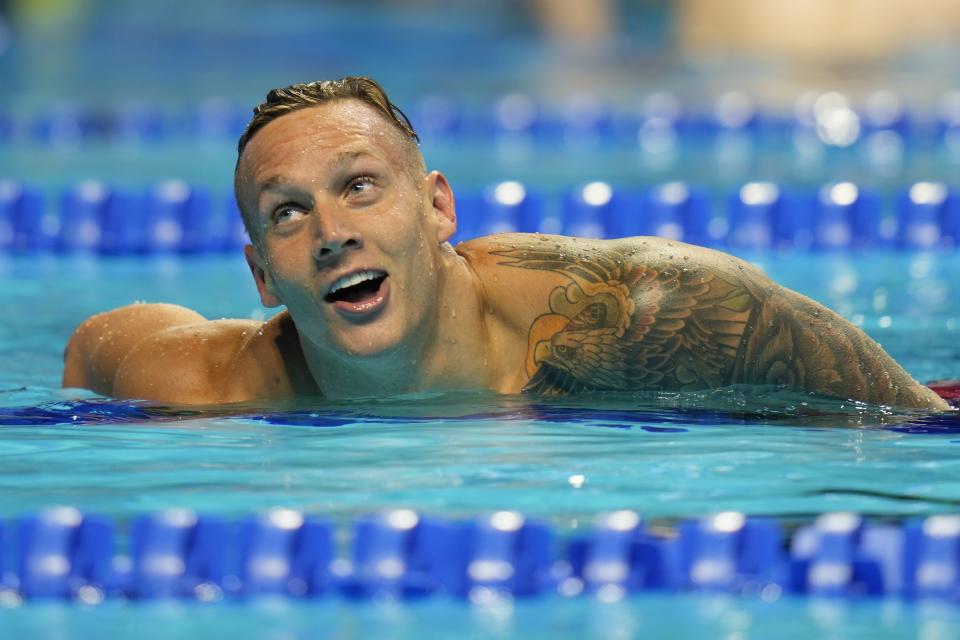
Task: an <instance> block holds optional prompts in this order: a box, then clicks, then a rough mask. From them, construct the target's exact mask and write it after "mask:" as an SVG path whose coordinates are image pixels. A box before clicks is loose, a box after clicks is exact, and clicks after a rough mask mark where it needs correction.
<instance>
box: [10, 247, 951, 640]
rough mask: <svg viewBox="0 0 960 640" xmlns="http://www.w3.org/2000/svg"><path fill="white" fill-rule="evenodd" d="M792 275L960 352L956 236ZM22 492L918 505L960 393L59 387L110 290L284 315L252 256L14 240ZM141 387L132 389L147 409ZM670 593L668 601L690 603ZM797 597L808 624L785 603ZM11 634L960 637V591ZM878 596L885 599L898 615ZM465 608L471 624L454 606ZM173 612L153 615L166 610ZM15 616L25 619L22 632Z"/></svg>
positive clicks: (931, 362) (774, 266)
mask: <svg viewBox="0 0 960 640" xmlns="http://www.w3.org/2000/svg"><path fill="white" fill-rule="evenodd" d="M746 257H747V258H749V259H751V260H753V261H754V262H756V263H757V264H759V265H760V266H761V267H762V268H764V269H765V270H766V272H767V273H768V274H769V275H770V276H771V277H773V278H774V279H775V280H777V281H779V282H782V283H783V284H785V285H787V286H789V287H791V288H794V289H797V290H799V291H801V292H803V293H805V294H808V295H811V296H813V297H814V298H816V299H818V300H820V301H822V302H824V303H826V304H827V305H829V306H831V307H832V308H834V309H836V310H837V311H839V312H840V313H841V314H843V315H844V316H845V317H847V318H849V319H851V320H852V321H853V322H855V323H856V324H858V325H860V326H862V327H863V329H864V330H865V331H867V332H868V333H869V334H870V335H872V336H873V337H874V338H875V339H877V340H878V341H879V342H881V343H882V344H883V346H884V347H885V348H886V349H887V351H888V352H889V353H890V354H891V355H893V356H894V357H895V358H897V359H898V360H899V361H900V362H901V363H902V364H903V365H904V366H905V367H906V368H907V369H908V370H909V371H910V372H911V373H913V374H914V375H915V376H916V377H917V378H918V379H920V380H923V381H928V380H933V379H938V378H951V377H952V378H956V377H960V341H958V340H957V337H958V333H960V290H958V289H960V282H958V281H957V279H956V277H955V274H956V273H960V255H957V254H951V253H930V254H920V253H916V254H908V253H883V252H874V253H871V254H869V255H851V254H826V253H825V254H809V253H784V254H777V253H767V254H758V255H754V256H746ZM0 271H2V273H3V275H4V278H3V285H2V292H3V295H4V299H5V300H7V301H8V306H9V308H10V309H16V310H18V312H17V313H9V314H8V315H7V316H6V317H5V318H4V319H3V320H2V321H0V353H2V356H3V358H4V361H5V362H6V363H7V366H6V367H5V369H4V371H3V373H2V374H0V375H2V378H0V433H2V437H0V458H2V460H3V464H2V465H0V517H2V518H5V519H6V518H11V517H14V516H17V515H21V514H23V513H25V512H27V511H31V510H34V509H37V508H40V507H45V506H52V505H63V504H68V505H72V506H76V507H78V508H80V509H81V510H83V511H89V512H96V513H99V514H103V515H107V516H109V517H111V518H115V519H117V520H118V521H126V520H127V519H129V518H130V517H132V516H134V515H136V514H142V513H145V512H150V511H156V510H159V509H166V508H171V507H180V508H189V509H195V510H197V511H201V512H206V513H212V514H218V515H223V516H238V515H240V514H249V513H251V512H256V511H262V510H265V509H268V508H270V507H275V506H283V507H291V508H296V509H301V510H303V511H306V512H309V513H318V514H323V515H326V516H328V517H330V518H331V519H333V520H334V521H335V522H337V523H339V524H341V525H343V526H346V525H347V524H349V522H351V521H352V520H353V519H354V518H356V517H357V516H359V515H361V514H366V513H369V512H371V511H376V510H379V509H384V508H396V507H405V508H411V509H415V510H418V511H421V512H424V513H429V514H434V515H440V516H446V517H462V516H470V515H476V514H479V513H484V512H490V511H493V510H500V509H513V510H518V511H521V512H523V513H525V514H529V515H531V516H537V517H539V518H543V519H545V520H547V521H548V522H550V523H551V524H553V525H554V526H555V527H556V528H557V529H558V531H559V532H560V534H561V535H565V534H571V533H574V532H576V531H577V530H582V529H584V528H586V527H588V526H590V525H591V523H592V522H593V520H594V518H595V517H596V516H597V515H598V514H601V513H604V512H608V511H611V510H615V509H634V510H636V511H638V512H640V513H642V514H644V515H645V516H648V517H650V518H652V519H654V520H661V521H663V522H664V523H666V524H668V525H669V524H670V523H672V522H673V521H675V520H676V519H677V518H683V517H690V516H697V515H702V514H706V513H713V512H717V511H721V510H738V511H743V512H746V513H748V514H753V515H760V514H765V515H773V516H777V517H778V518H781V519H783V520H785V521H788V522H791V521H793V522H795V521H803V520H808V519H809V518H810V517H811V516H813V515H816V514H819V513H823V512H826V511H838V510H851V511H856V512H860V513H864V514H870V515H876V516H878V517H892V518H894V519H901V518H905V517H909V516H916V515H929V514H938V513H953V512H956V511H957V506H958V503H960V498H958V496H960V455H958V452H960V419H958V417H957V416H955V415H945V416H934V417H931V416H927V415H926V414H924V413H922V412H916V411H903V410H891V409H889V408H883V407H870V406H862V405H857V404H853V403H843V402H839V401H836V400H824V399H818V398H814V397H810V396H806V395H803V394H789V393H783V392H778V391H775V390H761V391H750V390H744V389H725V390H716V391H709V392H702V393H692V394H640V395H636V396H631V395H628V396H624V395H603V396H599V397H590V398H568V399H559V400H549V401H548V400H544V399H536V398H528V397H522V396H508V397H496V396H487V395H469V394H468V395H436V394H422V395H419V396H406V397H399V398H386V399H384V398H376V399H367V400H363V401H353V402H349V403H344V402H330V401H323V400H310V399H307V400H304V401H300V402H296V403H287V404H283V405H272V406H271V405H258V404H250V405H242V406H231V407H227V408H226V409H223V408H220V409H216V410H212V409H211V410H208V411H204V410H200V411H193V412H183V411H178V409H177V408H170V407H166V408H164V407H159V408H158V407H155V406H153V405H150V404H139V405H131V404H130V403H120V402H116V401H110V400H107V399H103V398H97V397H96V396H93V395H92V394H90V393H88V392H81V391H76V390H66V391H65V390H61V389H59V376H60V373H61V355H62V349H63V346H64V344H65V342H66V339H67V337H68V336H69V334H70V332H71V331H72V329H73V327H74V326H75V325H76V324H78V323H79V322H80V321H82V320H83V319H84V318H85V317H86V316H88V315H90V314H91V313H94V312H97V311H100V310H103V309H107V308H111V307H115V306H119V305H122V304H127V303H130V302H133V301H134V300H145V301H160V300H163V301H168V302H175V303H180V304H185V305H187V306H191V307H194V308H196V309H198V310H199V311H200V312H201V313H203V314H205V315H206V316H208V317H222V316H242V317H255V318H263V317H266V313H267V312H266V311H265V310H263V309H262V308H261V307H260V306H259V304H258V302H257V299H256V295H255V291H254V288H253V286H252V284H251V283H250V282H249V281H248V279H249V275H248V274H247V271H246V266H245V264H244V263H243V261H242V259H241V258H240V257H239V256H229V257H204V258H195V259H194V258H191V259H180V258H174V257H167V258H157V259H150V260H134V259H129V260H128V259H117V260H105V259H85V258H82V257H76V258H54V257H34V258H13V257H10V258H5V259H4V261H3V262H2V263H0ZM131 406H133V409H131ZM671 612H672V613H671ZM784 616H788V617H789V619H790V620H791V628H790V629H789V630H784V629H782V628H780V627H779V621H780V620H782V619H783V618H784ZM0 617H3V618H6V621H7V622H6V624H12V625H13V626H12V628H13V630H14V631H15V633H14V634H13V635H11V636H10V637H37V638H46V637H51V638H52V637H62V632H63V629H67V628H69V629H71V630H73V631H76V633H77V635H87V634H92V633H94V632H98V631H100V630H103V629H108V628H109V629H120V630H124V629H125V630H127V632H129V633H133V632H134V630H135V632H136V633H137V634H138V635H143V636H144V637H154V636H155V637H170V636H171V635H173V636H177V635H188V634H193V633H204V634H208V633H209V634H211V635H224V636H226V635H227V634H230V635H231V637H237V636H238V637H284V638H286V637H301V636H314V635H319V636H321V637H330V638H339V637H355V636H361V637H368V636H369V637H380V636H391V637H448V636H449V635H452V634H454V633H456V634H457V635H462V636H465V637H510V636H530V635H532V636H534V637H538V636H549V637H584V636H591V637H610V638H619V637H630V636H632V635H639V634H641V633H642V634H653V635H654V636H655V637H662V636H666V635H670V636H671V637H704V634H706V633H710V634H711V635H715V634H716V633H717V632H718V631H719V632H720V633H721V634H722V635H723V637H771V636H776V637H793V636H792V635H790V634H795V635H796V637H811V636H823V637H837V638H840V637H843V638H848V637H859V636H862V637H867V636H869V637H871V638H874V637H902V635H901V634H902V633H903V632H906V631H907V630H910V631H911V633H913V634H915V635H917V637H923V638H928V637H929V638H941V637H954V635H953V634H955V633H956V629H958V628H960V626H958V625H957V622H958V621H957V615H956V612H955V611H954V609H951V608H937V607H932V606H926V605H924V606H921V605H911V604H903V603H898V602H890V601H882V600H877V601H864V602H836V601H834V602H817V601H814V600H807V599H802V598H787V597H784V598H781V599H779V600H777V601H776V602H765V601H763V600H761V599H758V598H746V597H745V598H732V597H723V598H721V597H716V596H712V597H708V596H696V595H684V596H677V597H671V598H667V597H664V596H662V595H643V596H638V597H634V598H628V599H627V600H624V601H622V602H620V603H615V604H609V603H607V604H603V603H598V602H593V601H590V600H584V599H581V600H576V601H570V600H560V599H556V598H548V599H543V600H536V601H518V602H516V603H514V604H512V605H507V604H503V603H501V604H500V605H497V606H487V607H484V606H477V605H468V604H465V603H462V602H456V601H447V600H442V599H441V600H436V601H434V600H431V601H429V602H419V603H413V604H398V603H367V604H362V605H354V604H347V603H344V602H341V601H339V600H336V599H332V600H326V601H320V602H317V603H303V602H301V603H297V602H288V603H275V602H274V603H260V604H256V605H251V606H239V605H235V604H230V603H221V604H216V605H191V604H186V603H182V604H176V605H175V604H169V603H168V604H156V605H147V604H130V603H127V604H124V603H119V602H107V603H105V604H103V605H100V606H99V607H92V608H91V607H86V606H81V605H51V604H43V605H40V604H33V603H31V604H28V605H24V606H22V607H19V608H17V609H13V610H11V611H8V612H0ZM878 621H880V622H881V624H879V629H878ZM458 630H459V632H458ZM151 634H153V635H151ZM5 635H6V634H5Z"/></svg>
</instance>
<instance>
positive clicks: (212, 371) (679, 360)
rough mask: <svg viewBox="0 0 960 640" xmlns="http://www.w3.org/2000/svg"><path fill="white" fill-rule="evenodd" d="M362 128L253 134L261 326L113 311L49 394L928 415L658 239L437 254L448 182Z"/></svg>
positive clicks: (855, 344)
mask: <svg viewBox="0 0 960 640" xmlns="http://www.w3.org/2000/svg"><path fill="white" fill-rule="evenodd" d="M416 153H418V152H417V151H416V149H414V148H412V147H411V146H410V144H409V143H408V142H406V141H405V140H404V139H403V138H402V137H401V134H400V133H399V132H398V131H397V130H396V129H395V128H394V127H393V126H392V125H391V124H390V123H389V122H387V121H386V120H385V119H384V118H383V117H382V116H381V115H380V114H379V113H378V112H377V111H376V110H374V109H373V108H371V107H369V106H367V105H365V104H363V103H361V102H358V101H353V100H338V101H334V102H329V103H326V104H324V105H321V106H317V107H311V108H308V109H301V110H299V111H294V112H292V113H290V114H287V115H284V116H282V117H280V118H278V119H276V120H274V121H272V122H271V123H270V124H268V125H266V126H265V127H264V128H263V129H262V130H261V131H259V132H258V133H257V134H256V135H255V136H254V137H253V139H252V140H251V141H250V143H249V145H248V146H247V148H246V149H245V151H244V154H243V156H242V157H241V159H240V163H239V165H238V172H237V193H238V200H239V203H240V205H241V208H242V209H243V210H244V211H245V212H247V213H248V216H249V217H248V220H252V228H251V234H252V237H253V244H252V245H251V246H248V247H247V248H246V256H247V261H248V263H249V264H250V268H251V273H252V274H253V277H254V281H255V283H256V286H257V288H258V291H259V292H260V296H261V300H262V302H263V304H264V305H266V306H268V307H274V306H279V305H284V306H286V311H283V312H281V313H279V314H277V315H276V316H275V317H274V318H272V319H270V320H268V321H267V322H265V323H259V322H254V321H246V320H221V321H212V322H211V321H207V320H205V319H203V318H202V317H200V316H199V315H197V314H195V313H193V312H191V311H189V310H186V309H183V308H181V307H175V306H172V305H132V306H129V307H123V308H121V309H117V310H114V311H111V312H107V313H104V314H99V315H97V316H94V317H93V318H91V319H89V320H87V321H86V322H85V323H84V324H82V325H81V326H80V327H79V328H78V329H77V331H76V333H75V334H74V336H73V337H72V338H71V341H70V344H69V345H68V348H67V351H66V366H65V372H64V385H65V386H73V387H85V388H90V389H93V390H95V391H97V392H100V393H104V394H107V395H114V396H121V397H139V398H150V399H156V400H161V401H167V402H177V403H202V404H213V403H223V402H238V401H244V400H253V399H267V398H285V397H291V396H296V395H321V394H322V395H326V396H329V397H346V396H369V395H384V394H392V393H400V392H407V391H418V390H459V389H477V390H490V391H494V392H498V393H518V392H521V391H526V392H530V393H540V394H560V393H571V392H583V391H590V390H600V389H615V390H621V391H631V390H648V389H665V390H667V389H668V390H683V389H703V388H712V387H718V386H724V385H729V384H743V383H746V384H762V385H779V386H784V387H788V388H793V389H801V390H807V391H813V392H817V393H821V394H824V395H829V396H836V397H842V398H854V399H858V400H863V401H869V402H876V403H882V404H892V405H897V406H915V407H926V408H931V409H943V408H946V405H945V403H943V401H942V400H940V399H939V398H938V397H936V395H935V394H934V393H933V392H931V391H930V390H928V389H926V388H925V387H923V386H922V385H920V384H918V383H917V382H916V381H914V380H913V379H912V378H911V377H910V376H909V375H908V374H907V373H906V372H905V371H904V370H903V369H902V368H901V367H900V366H899V365H897V364H896V363H895V362H894V361H893V360H892V359H891V358H890V357H889V356H887V355H886V354H885V353H884V352H883V350H882V349H881V348H880V347H879V346H878V345H877V344H876V343H875V342H873V341H872V340H870V339H869V338H868V337H867V336H866V335H865V334H863V333H862V332H861V331H860V330H859V329H857V328H856V327H854V326H852V325H851V324H850V323H848V322H847V321H846V320H844V319H842V318H841V317H839V316H837V315H836V314H834V313H832V312H831V311H829V310H828V309H826V308H824V307H822V306H821V305H819V304H817V303H815V302H813V301H811V300H809V299H807V298H804V297H803V296H800V295H799V294H796V293H794V292H791V291H789V290H786V289H783V288H782V287H779V286H777V285H776V284H775V283H773V282H771V281H770V280H769V279H768V278H766V276H764V275H763V274H762V273H761V272H759V271H758V270H757V269H755V268H754V267H752V266H750V265H748V264H746V263H744V262H742V261H740V260H738V259H736V258H734V257H732V256H728V255H726V254H722V253H719V252H715V251H711V250H707V249H703V248H699V247H694V246H691V245H685V244H683V243H677V242H668V241H665V240H663V239H659V238H626V239H621V240H611V241H596V240H584V239H576V238H567V237H560V236H540V235H524V234H510V235H500V236H491V237H487V238H480V239H477V240H474V241H471V242H468V243H464V244H461V245H459V246H458V247H457V248H456V249H454V248H452V247H451V246H450V244H449V243H448V240H449V238H450V237H451V236H452V235H453V232H454V231H455V229H456V207H455V202H454V196H453V193H452V190H451V189H450V186H449V184H448V183H447V181H446V179H445V178H444V177H443V175H442V174H440V173H438V172H435V171H434V172H430V173H426V172H424V171H422V170H421V169H420V168H419V166H420V163H419V161H418V158H417V157H416Z"/></svg>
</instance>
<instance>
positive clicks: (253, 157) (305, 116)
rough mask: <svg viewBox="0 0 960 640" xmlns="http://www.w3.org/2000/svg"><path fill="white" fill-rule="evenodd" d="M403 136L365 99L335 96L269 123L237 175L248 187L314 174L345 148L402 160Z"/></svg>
mask: <svg viewBox="0 0 960 640" xmlns="http://www.w3.org/2000/svg"><path fill="white" fill-rule="evenodd" d="M401 136H402V134H401V133H400V132H399V131H397V130H396V127H395V126H394V125H393V124H391V123H390V122H389V121H387V119H386V117H385V116H384V115H383V114H381V113H380V112H379V111H377V110H376V109H375V108H373V107H372V106H370V105H368V104H366V103H364V102H361V101H359V100H352V99H341V100H333V101H331V102H327V103H324V104H321V105H317V106H315V107H307V108H304V109H297V110H296V111H292V112H290V113H288V114H285V115H283V116H280V117H279V118H277V119H276V120H273V121H272V122H270V123H268V124H267V125H266V126H264V127H263V128H262V129H261V130H260V131H258V132H257V133H256V134H255V135H254V136H253V138H252V139H251V140H250V142H249V143H248V144H247V146H246V148H245V149H244V151H243V155H242V156H241V158H240V163H239V165H238V167H237V177H238V179H239V181H240V183H241V186H243V187H244V190H245V191H246V190H247V189H250V188H253V189H256V187H257V184H258V183H262V182H263V181H265V180H268V179H270V178H275V177H277V176H282V177H285V178H289V179H291V180H297V179H301V178H311V177H315V174H316V172H317V171H318V169H321V168H322V163H323V162H324V160H330V159H333V158H334V157H336V156H338V155H340V154H343V153H345V152H348V153H349V152H353V153H362V154H367V155H372V156H374V157H377V158H380V159H382V160H385V161H387V162H396V163H402V162H403V160H404V158H403V153H402V145H403V141H402V138H401ZM318 163H319V164H318Z"/></svg>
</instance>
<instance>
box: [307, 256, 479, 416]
mask: <svg viewBox="0 0 960 640" xmlns="http://www.w3.org/2000/svg"><path fill="white" fill-rule="evenodd" d="M439 273H440V277H439V286H438V291H437V295H436V296H435V297H434V300H436V304H435V305H434V306H433V307H432V309H430V311H429V312H428V314H427V316H426V317H425V318H424V320H423V322H422V323H421V326H420V327H419V328H418V329H417V330H416V332H415V335H413V336H411V337H410V339H408V340H407V341H406V342H405V343H404V344H402V345H400V346H398V347H397V348H396V349H393V350H391V351H389V352H385V353H381V354H377V355H375V356H369V357H363V358H358V357H355V356H351V355H348V354H342V353H331V352H329V351H327V350H324V349H320V348H318V347H317V346H316V345H314V344H312V343H311V342H310V341H309V340H308V339H306V337H305V336H303V337H302V338H301V344H302V346H303V351H304V355H305V356H306V359H307V364H308V366H309V368H310V372H311V374H312V375H313V378H314V379H315V380H316V382H317V385H318V386H319V387H320V389H321V391H322V392H323V394H324V395H325V396H327V397H331V398H337V397H350V396H354V397H356V396H380V395H394V394H400V393H410V392H416V391H453V390H486V389H489V388H491V387H492V386H494V385H493V382H492V380H493V378H494V377H495V376H494V371H495V369H496V366H497V363H496V362H494V361H493V360H492V359H490V358H488V356H487V346H488V339H487V334H488V327H487V319H486V318H485V315H486V314H485V311H484V308H483V300H482V292H481V288H480V286H479V284H478V282H477V280H476V277H475V275H474V273H473V271H472V270H471V269H470V267H469V266H468V265H467V263H466V260H465V259H464V258H463V257H462V256H460V255H458V254H456V253H454V252H453V250H452V249H451V250H449V251H446V252H444V253H443V254H442V256H441V258H440V264H439Z"/></svg>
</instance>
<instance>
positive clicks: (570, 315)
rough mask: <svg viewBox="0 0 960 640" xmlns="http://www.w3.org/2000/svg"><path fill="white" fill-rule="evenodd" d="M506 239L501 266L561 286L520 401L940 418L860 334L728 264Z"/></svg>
mask: <svg viewBox="0 0 960 640" xmlns="http://www.w3.org/2000/svg"><path fill="white" fill-rule="evenodd" d="M498 240H499V238H498ZM503 240H504V241H502V242H503V245H502V247H497V248H494V249H493V251H492V254H493V255H494V256H497V258H498V259H499V264H500V265H501V266H507V267H513V268H522V269H530V270H537V271H546V272H552V273H554V274H562V275H563V276H564V277H565V284H563V285H561V286H557V287H555V288H554V289H553V291H552V292H551V293H550V294H549V301H548V304H549V312H547V313H544V314H542V315H540V316H539V317H538V318H536V320H535V321H534V322H533V323H532V325H531V326H530V329H529V336H528V344H529V353H528V358H527V362H528V370H527V374H528V376H529V377H530V380H529V382H528V384H527V385H526V387H525V390H527V391H532V392H538V393H568V392H572V391H578V390H587V389H621V390H641V389H664V390H684V389H690V390H693V389H705V388H714V387H719V386H724V385H729V384H738V383H747V384H763V385H778V386H784V387H788V388H793V389H799V390H805V391H812V392H816V393H820V394H824V395H829V396H835V397H841V398H851V399H856V400H862V401H866V402H873V403H880V404H889V405H896V406H904V407H922V408H930V409H944V408H946V405H945V403H944V402H943V401H942V400H941V399H940V398H939V397H937V396H936V394H935V393H933V392H932V391H930V390H929V389H927V388H926V387H923V386H922V385H920V384H919V383H917V382H916V381H915V380H914V379H913V378H911V377H910V375H909V374H908V373H907V372H906V371H904V369H903V368H902V367H901V366H900V365H898V364H897V363H896V362H895V361H894V360H893V359H892V358H891V357H890V356H888V355H887V354H886V353H885V352H884V351H883V349H882V348H881V347H880V346H879V345H878V344H877V343H876V342H874V341H873V340H871V339H870V338H869V337H868V336H867V335H866V334H864V333H863V332H862V331H861V330H860V329H858V328H857V327H855V326H853V325H852V324H851V323H849V322H848V321H847V320H845V319H843V318H841V317H840V316H838V315H837V314H835V313H833V312H831V311H829V310H828V309H826V308H825V307H823V306H822V305H819V304H818V303H816V302H814V301H812V300H810V299H808V298H805V297H804V296H801V295H799V294H797V293H795V292H792V291H789V290H787V289H784V288H783V287H780V286H778V285H776V284H775V283H773V282H771V281H770V280H769V278H767V277H766V276H765V275H763V274H762V273H761V272H760V271H759V270H757V269H756V268H754V267H752V266H750V265H748V264H747V263H745V262H743V261H741V260H738V259H737V258H734V257H733V256H729V255H727V254H723V253H720V252H716V251H711V250H708V249H703V248H700V247H694V246H691V245H685V244H682V243H675V242H674V243H668V242H665V241H663V240H661V239H656V238H631V239H626V240H618V241H610V242H591V241H583V240H576V241H570V240H568V239H563V238H552V239H551V240H552V241H551V242H542V241H540V242H538V241H536V240H534V239H532V238H531V237H524V236H510V237H504V239H503ZM558 247H559V249H558Z"/></svg>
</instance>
